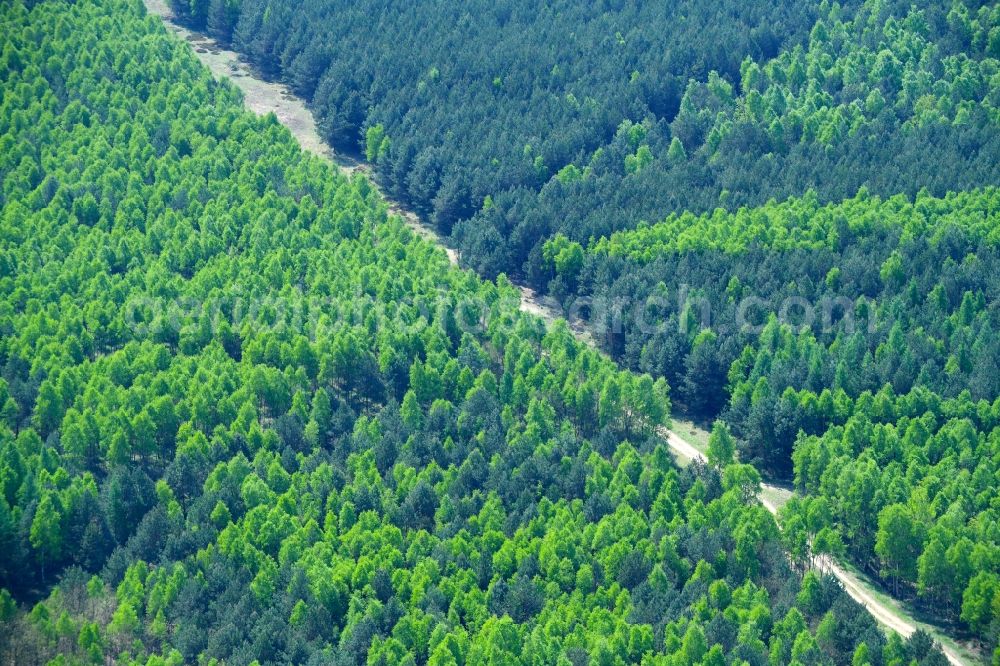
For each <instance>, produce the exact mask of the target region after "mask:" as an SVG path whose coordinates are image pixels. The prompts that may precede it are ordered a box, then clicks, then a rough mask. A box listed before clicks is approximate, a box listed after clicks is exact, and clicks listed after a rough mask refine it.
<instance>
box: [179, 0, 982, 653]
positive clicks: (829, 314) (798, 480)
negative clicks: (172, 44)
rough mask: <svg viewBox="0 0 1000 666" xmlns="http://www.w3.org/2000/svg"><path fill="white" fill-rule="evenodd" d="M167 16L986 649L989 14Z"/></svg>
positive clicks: (378, 7) (548, 8) (598, 11)
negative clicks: (792, 492)
mask: <svg viewBox="0 0 1000 666" xmlns="http://www.w3.org/2000/svg"><path fill="white" fill-rule="evenodd" d="M173 6H174V9H175V12H176V13H177V14H178V16H179V17H180V18H181V19H182V20H185V21H187V22H189V23H191V24H193V25H195V26H196V27H203V28H204V29H206V30H207V31H208V32H210V33H211V34H214V35H215V36H217V37H218V38H219V39H221V40H222V41H224V42H230V43H232V44H233V45H234V47H235V48H237V49H238V50H240V51H242V52H243V53H244V54H246V56H247V57H248V58H249V59H250V60H251V61H252V62H253V63H255V64H256V65H257V66H258V67H260V68H261V69H262V70H263V71H265V72H266V73H267V74H268V75H269V76H273V77H277V78H281V79H283V80H285V81H287V82H288V83H289V84H290V85H291V86H292V87H293V88H294V89H295V90H296V92H297V93H299V94H300V95H302V96H304V97H305V98H306V99H307V100H309V101H310V102H311V104H312V107H313V109H314V110H315V112H316V113H317V116H318V119H319V121H320V125H321V129H322V131H323V132H324V133H325V135H326V136H327V137H328V138H329V139H330V140H331V142H332V143H333V144H334V145H336V146H338V147H339V148H341V149H346V150H358V151H361V152H363V153H364V155H365V157H366V159H368V160H369V161H371V162H372V163H374V165H375V167H376V171H377V174H378V176H379V178H380V179H381V181H382V183H383V184H384V186H385V187H386V189H387V191H389V192H390V193H391V194H392V195H393V196H394V197H396V198H398V199H400V200H401V201H404V202H406V203H408V204H409V205H411V206H412V207H413V208H415V209H416V210H417V211H419V212H421V213H422V214H423V215H424V216H426V217H427V219H429V220H430V221H431V222H432V223H433V224H434V225H436V226H437V227H438V229H439V231H441V232H443V233H446V234H447V233H450V234H451V236H452V242H453V243H454V244H455V245H456V246H457V247H458V248H459V249H460V251H461V257H462V262H463V263H464V264H465V265H467V266H469V267H472V268H474V269H476V270H477V271H478V272H479V273H480V274H481V275H482V276H485V277H494V276H496V275H498V274H500V273H502V272H503V273H507V274H509V275H512V276H514V278H515V279H517V280H521V281H524V282H526V283H528V284H529V285H530V286H532V287H534V288H536V289H539V290H541V291H543V292H547V293H548V294H550V295H552V296H554V297H555V298H556V299H557V300H558V301H559V302H560V303H561V304H562V305H563V306H564V307H565V308H566V311H567V313H568V314H571V315H573V316H578V317H582V318H584V319H587V320H589V324H590V325H591V327H592V329H593V330H594V332H595V333H596V337H597V339H598V340H599V342H600V344H601V345H602V347H603V348H604V349H605V350H606V351H608V352H609V353H610V354H611V355H612V356H613V357H614V358H615V359H616V360H619V361H621V362H622V363H623V364H625V365H626V366H628V367H630V368H632V369H633V370H635V371H638V372H646V373H650V374H652V375H653V376H654V377H662V378H665V379H666V380H667V382H668V384H669V385H670V386H671V387H672V389H673V399H674V400H675V402H677V403H678V404H679V405H681V406H682V407H683V409H684V410H685V411H686V412H688V413H689V414H690V415H692V416H694V417H695V418H701V419H713V418H717V417H721V418H722V419H724V420H725V422H726V423H727V424H728V429H729V430H731V431H732V433H733V435H735V437H736V438H737V440H738V441H739V449H740V451H739V453H740V457H741V459H743V460H744V461H746V462H750V463H753V464H755V465H757V466H758V467H759V468H760V469H761V470H762V471H763V472H764V473H765V474H766V475H768V476H771V477H776V478H779V479H784V480H788V481H793V482H794V483H795V484H796V487H797V489H798V490H799V491H800V492H802V493H804V494H805V495H807V496H808V498H807V499H805V500H802V501H801V502H797V503H795V504H794V505H793V508H792V509H790V510H789V516H787V517H786V521H789V522H791V523H793V524H795V523H796V521H800V523H801V525H808V528H806V527H803V530H802V531H800V532H801V533H799V534H798V535H797V536H794V537H792V536H790V537H789V538H791V539H796V538H804V539H806V541H805V543H809V541H810V539H809V538H808V537H807V536H802V535H809V534H813V536H815V534H816V533H817V532H818V531H819V530H822V529H826V530H827V533H826V534H825V538H824V539H822V541H830V540H833V541H839V542H840V543H842V545H843V548H844V553H845V554H846V555H848V556H849V557H851V559H853V560H854V561H855V563H857V564H858V565H859V566H860V567H861V568H863V569H866V570H868V571H869V572H871V573H872V574H874V575H875V576H877V577H879V578H881V579H882V580H883V581H884V582H885V584H886V586H887V588H888V589H889V590H891V591H892V592H893V593H895V594H897V595H900V596H904V597H909V598H912V599H913V600H915V601H916V603H917V604H918V605H920V606H923V607H924V608H925V609H927V610H928V611H930V612H932V613H933V614H934V615H936V616H937V617H939V618H941V619H943V620H944V621H947V622H950V623H954V625H955V626H956V627H958V628H959V629H960V630H961V631H962V632H966V633H968V634H970V635H973V636H976V637H978V638H979V639H981V640H982V641H984V646H985V649H986V651H987V653H989V652H990V651H992V650H993V649H996V648H997V644H996V643H997V637H998V636H1000V533H998V532H997V527H996V526H997V524H998V522H1000V515H998V512H1000V506H998V505H997V499H996V497H997V491H996V489H997V486H998V483H1000V481H998V473H1000V468H998V466H997V460H998V459H1000V436H998V435H997V434H995V429H996V427H997V425H998V424H997V421H996V416H995V414H996V413H997V409H998V405H1000V402H998V398H1000V372H998V368H1000V336H998V332H1000V320H998V310H997V308H996V303H997V302H998V296H1000V283H998V278H997V276H998V275H1000V256H998V253H1000V246H998V242H1000V235H998V234H1000V232H998V231H997V230H998V229H1000V220H998V215H1000V206H998V203H1000V202H998V197H1000V194H998V191H997V189H996V187H997V186H998V185H1000V167H998V165H1000V6H997V5H996V3H989V2H980V1H978V0H951V1H950V2H937V1H935V2H930V1H926V2H924V1H918V2H910V1H905V2H903V1H893V0H864V1H863V2H847V3H844V4H837V3H830V2H825V1H824V2H822V3H818V4H817V3H772V4H769V5H763V4H760V3H722V5H720V4H719V3H686V2H675V3H668V4H666V5H656V6H653V5H651V4H649V3H644V4H641V6H635V5H631V4H627V3H613V2H604V3H596V4H595V3H591V4H589V5H579V3H576V4H572V5H564V4H561V3H556V4H555V5H538V6H531V7H529V6H528V5H526V4H524V3H510V4H504V3H501V4H497V3H491V4H490V5H489V7H487V8H483V9H481V10H480V11H473V10H472V9H470V8H469V7H468V6H467V5H462V6H454V5H446V4H445V3H439V4H432V5H421V6H420V7H419V8H418V7H411V6H403V5H402V4H399V6H395V5H386V4H385V3H367V2H362V3H361V4H357V3H355V4H353V5H351V6H350V7H346V6H339V4H338V3H327V2H323V3H309V2H307V3H294V4H293V3H290V2H288V0H243V1H242V2H237V3H235V4H229V3H223V2H210V3H207V4H205V3H187V2H184V0H177V1H176V2H175V3H174V5H173ZM720 7H723V8H725V9H720ZM723 44H724V45H725V48H724V49H723V48H720V47H721V45H723ZM442 54H447V55H446V56H444V57H445V59H442ZM810 507H813V508H810ZM816 507H818V508H816ZM823 513H827V514H829V517H828V518H825V519H824V520H822V521H819V522H817V520H816V519H815V516H817V515H821V514H823ZM808 515H812V516H814V518H812V519H809V518H808ZM791 531H794V530H791ZM831 535H836V536H835V537H834V536H831ZM800 545H801V544H800ZM800 550H801V548H800ZM944 572H948V573H947V575H946V574H945V573H944ZM935 576H936V578H935Z"/></svg>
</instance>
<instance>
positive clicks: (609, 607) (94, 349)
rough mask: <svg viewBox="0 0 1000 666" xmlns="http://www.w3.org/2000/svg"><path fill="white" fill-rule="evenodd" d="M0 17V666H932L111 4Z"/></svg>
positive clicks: (503, 299)
mask: <svg viewBox="0 0 1000 666" xmlns="http://www.w3.org/2000/svg"><path fill="white" fill-rule="evenodd" d="M209 6H210V7H216V5H215V3H211V4H210V5H209ZM0 13H2V23H3V25H4V38H3V41H4V44H3V49H2V54H0V77H2V80H3V86H2V100H0V146H2V150H0V180H2V183H3V188H2V201H0V203H2V217H0V293H2V295H3V297H2V300H0V330H2V331H3V335H2V337H0V367H2V381H0V408H2V413H0V588H2V589H0V655H2V656H0V659H2V660H3V661H4V663H10V662H13V663H17V664H35V663H38V664H43V663H51V664H85V663H94V664H100V663H108V662H109V661H110V662H113V663H122V664H145V665H147V666H152V665H164V664H181V663H200V664H206V665H207V664H222V663H225V664H286V663H288V664H290V663H310V664H331V663H333V664H363V663H367V664H397V663H412V664H415V663H432V664H465V663H468V664H479V663H505V664H516V663H534V664H543V663H544V664H550V663H558V664H589V663H594V664H616V663H628V662H640V661H642V662H644V663H649V664H705V665H712V666H722V665H724V664H752V665H756V664H782V663H796V664H803V665H811V664H842V663H848V662H851V663H854V664H856V665H857V666H863V665H864V664H871V665H872V666H881V665H883V664H884V665H886V666H890V665H892V666H895V665H902V664H912V663H917V664H928V665H929V664H942V663H944V661H943V659H944V658H943V656H942V655H941V653H940V652H939V651H938V650H937V649H936V648H934V647H933V645H932V643H931V641H930V639H929V638H928V636H927V635H926V634H923V633H921V632H918V633H917V634H915V635H914V636H913V637H912V638H911V639H909V640H908V641H905V642H904V641H902V640H901V639H899V638H898V637H897V636H895V635H892V636H889V637H886V636H885V635H884V634H883V633H882V632H881V631H880V629H879V628H878V627H877V626H876V624H875V622H874V620H873V619H872V618H871V617H870V616H869V615H868V614H867V613H865V612H864V611H863V610H862V609H861V608H860V607H859V606H857V605H856V604H855V603H854V602H852V601H851V600H850V599H849V598H848V597H847V596H846V594H845V593H844V592H843V591H842V589H841V588H840V587H839V585H837V583H836V582H835V581H834V580H833V579H832V578H828V577H823V576H820V575H817V574H816V573H814V572H813V571H811V570H808V567H807V564H808V559H809V557H811V556H814V555H815V554H818V553H822V552H826V551H827V550H835V549H836V548H837V541H836V539H835V538H832V537H831V538H829V539H825V540H820V541H819V542H816V543H814V544H813V545H812V546H811V552H810V553H809V554H808V555H806V556H804V557H803V556H801V553H797V554H796V556H795V557H792V558H791V559H789V558H788V557H787V556H786V552H785V548H786V547H787V545H788V543H789V541H788V539H789V538H791V537H793V536H796V535H798V534H799V532H798V531H794V530H791V531H787V532H786V533H785V535H786V536H784V537H783V536H782V534H781V533H779V530H778V528H777V526H776V524H775V522H774V520H773V519H772V518H771V517H770V515H769V514H768V513H767V512H766V511H765V510H764V509H763V508H762V507H761V506H760V505H759V504H758V503H757V502H756V501H755V497H756V494H757V491H758V487H759V483H760V476H759V474H758V473H757V471H756V470H755V469H754V468H753V467H751V466H749V465H741V464H729V465H725V464H723V463H725V462H727V461H726V460H725V458H724V457H721V458H720V457H714V460H715V461H716V462H717V463H719V464H718V465H716V466H704V465H695V466H693V467H689V468H686V469H683V470H681V469H679V468H677V467H676V466H675V465H674V463H673V461H672V459H671V457H670V455H669V453H668V450H667V448H666V445H665V443H664V442H663V441H662V440H661V439H660V437H659V436H658V432H657V427H658V426H659V425H661V424H664V423H667V422H668V419H669V409H670V400H669V396H668V393H669V390H668V386H667V383H666V382H665V380H663V379H662V378H661V379H658V380H654V379H653V378H652V377H651V376H650V375H648V374H643V375H639V374H633V373H631V372H627V371H623V370H620V369H619V368H618V367H617V366H616V365H615V364H614V363H612V362H611V361H610V360H609V359H608V358H607V357H605V356H603V355H600V354H598V353H597V352H595V351H593V350H591V349H589V348H588V347H586V346H584V345H582V344H581V343H579V342H577V341H576V340H575V339H574V338H573V337H572V335H571V334H570V332H569V330H568V328H567V327H566V326H565V325H557V326H555V327H553V328H551V329H548V330H546V328H545V327H544V326H543V325H542V322H541V321H540V320H538V319H535V318H533V317H530V316H527V315H522V314H520V313H519V311H518V295H517V291H516V289H515V288H514V287H513V286H512V285H511V284H510V282H508V281H507V280H505V279H500V280H498V281H497V282H483V281H481V280H480V279H479V278H477V277H476V276H474V275H473V274H471V273H469V272H464V271H460V270H458V269H455V268H452V267H450V266H449V263H448V261H447V258H446V256H445V254H444V253H443V252H442V251H441V250H440V249H438V248H435V247H433V246H432V245H430V244H429V243H428V242H426V241H423V240H421V239H419V238H417V237H415V236H414V235H413V234H412V233H411V232H409V231H408V230H407V229H406V228H405V227H404V226H403V224H402V223H401V221H400V220H399V219H398V218H394V217H392V216H389V215H388V214H387V208H386V204H385V202H384V201H382V200H381V199H380V197H379V196H378V195H377V193H376V192H375V191H374V190H373V189H372V187H371V186H370V184H369V183H368V181H366V180H365V179H363V178H360V177H359V178H356V179H353V180H348V179H346V178H345V177H343V176H341V175H339V174H338V173H337V172H336V171H335V170H334V169H333V168H332V167H331V166H330V165H328V164H326V163H325V162H323V161H322V160H320V159H319V158H316V157H314V156H310V155H308V154H303V153H302V152H301V151H300V149H299V148H298V146H297V145H296V144H295V142H294V141H293V139H292V137H291V136H290V134H289V133H288V132H287V131H286V130H285V129H284V128H282V127H281V126H280V125H279V123H278V122H277V120H276V119H275V118H274V117H273V116H269V117H265V118H259V117H255V116H253V115H250V114H249V113H247V112H246V111H245V110H243V108H242V103H241V100H240V96H239V93H238V92H237V91H236V90H235V89H234V88H233V87H232V86H231V85H229V84H227V83H216V82H214V81H213V80H212V79H211V77H210V76H209V74H208V72H207V71H206V70H204V69H203V68H202V67H201V66H200V65H199V64H198V62H197V60H196V59H195V58H194V56H193V54H192V53H191V51H190V49H189V48H188V47H187V46H186V45H185V44H183V43H181V42H180V41H178V40H177V39H176V38H171V37H168V35H167V34H166V32H165V30H164V28H163V26H162V25H161V23H160V22H159V21H158V20H156V19H153V18H150V17H147V16H146V15H145V12H144V10H143V8H142V6H141V4H139V3H138V2H137V1H135V0H79V1H78V2H75V3H64V2H59V1H56V0H47V1H44V2H40V3H37V4H34V5H33V6H31V7H27V6H25V5H24V4H21V3H6V4H4V5H3V6H2V7H0ZM897 416H898V415H897ZM984 418H988V415H987V416H985V417H984ZM979 425H982V426H983V427H985V422H983V423H981V424H979ZM899 427H902V426H899ZM803 482H804V483H811V481H805V480H804V481H803ZM827 532H829V530H827ZM970 534H971V532H970ZM963 610H964V609H963ZM976 617H977V621H978V619H979V618H980V616H976Z"/></svg>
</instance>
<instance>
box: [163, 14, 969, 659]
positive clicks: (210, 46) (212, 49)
mask: <svg viewBox="0 0 1000 666" xmlns="http://www.w3.org/2000/svg"><path fill="white" fill-rule="evenodd" d="M144 2H145V5H146V9H147V11H148V12H149V13H150V14H152V15H154V16H159V17H160V18H161V19H163V22H164V24H165V25H166V26H167V29H168V30H170V31H171V32H173V33H175V34H176V35H178V36H179V37H180V38H181V39H183V40H185V41H186V42H188V43H189V44H190V45H191V48H192V49H193V50H194V52H195V55H197V57H198V59H199V60H201V62H202V63H203V64H204V65H205V66H207V67H208V69H209V70H211V72H212V74H214V75H215V77H216V78H221V77H224V76H225V77H229V79H230V80H231V81H232V82H233V83H234V84H235V85H236V86H237V87H238V88H240V90H242V91H243V96H244V101H245V103H246V106H247V108H249V109H250V110H251V111H253V112H255V113H258V114H261V115H264V114H267V113H274V114H275V116H276V117H277V118H278V120H279V121H280V122H281V123H282V124H283V125H285V126H286V127H287V128H288V129H289V130H290V131H291V133H292V134H293V135H294V136H295V138H296V139H298V141H299V143H300V145H301V146H302V147H303V148H304V149H306V150H308V151H310V152H312V153H315V154H317V155H320V156H321V157H325V158H327V159H329V160H330V161H331V162H333V163H334V164H336V165H337V166H338V167H339V168H340V169H341V170H342V171H344V172H347V173H354V172H356V171H362V172H364V173H366V174H367V175H368V176H369V177H370V180H371V181H372V184H373V185H374V186H375V187H376V188H377V187H378V186H377V183H376V182H375V179H374V178H373V177H371V176H372V174H371V169H370V167H368V165H366V164H364V163H359V162H358V161H356V160H353V159H350V158H344V157H342V156H339V155H337V154H336V153H335V152H334V151H333V149H332V148H331V147H330V146H329V145H327V143H326V142H325V141H324V140H323V138H322V137H321V136H320V134H319V131H318V130H317V127H316V121H315V119H314V118H313V115H312V112H311V111H310V110H309V109H308V107H307V106H306V105H305V102H303V101H302V100H301V99H299V98H298V97H296V96H295V95H294V94H293V93H292V92H291V90H289V88H288V87H287V86H286V85H284V84H281V83H275V82H272V81H266V80H264V79H263V78H260V77H259V76H258V75H257V73H256V72H254V70H253V68H252V67H250V66H249V65H248V64H247V63H246V61H245V60H244V59H243V58H242V56H240V55H239V54H238V53H235V52H234V51H230V50H228V49H226V48H224V47H222V46H220V45H219V44H217V43H216V42H215V41H214V40H212V39H211V38H209V37H206V36H205V35H201V34H198V33H194V32H192V31H190V30H188V29H187V28H185V27H183V26H180V25H177V24H175V23H174V22H173V12H172V11H171V10H170V7H169V5H168V4H167V2H166V0H144ZM382 196H383V197H384V198H385V200H386V202H387V204H388V206H389V211H390V212H391V213H394V214H397V215H399V216H400V217H402V218H403V220H404V221H405V222H406V224H407V226H409V227H410V228H411V229H412V230H413V231H414V232H415V233H417V234H419V235H420V236H423V237H424V238H427V239H428V240H430V241H432V242H434V243H436V244H437V245H438V246H439V247H441V248H442V249H443V250H444V252H445V253H447V255H448V259H449V260H450V261H451V263H452V264H455V265H458V260H459V256H458V253H457V252H456V251H455V250H454V249H451V248H449V247H447V246H446V245H445V244H444V241H443V240H442V239H441V237H440V236H439V235H438V234H437V233H436V232H435V231H434V230H433V229H431V228H430V227H429V226H426V225H424V224H423V222H422V221H421V220H420V217H419V216H418V215H417V214H416V213H414V212H413V211H411V210H407V209H406V208H404V207H403V206H402V205H400V204H399V203H398V202H396V201H393V200H392V199H391V198H389V197H387V196H386V195H385V193H384V192H382ZM518 287H519V289H520V291H521V310H523V311H524V312H527V313H530V314H533V315H536V316H538V317H541V318H542V319H544V320H545V321H546V322H547V323H548V322H552V321H555V320H556V319H559V318H561V317H562V314H561V313H560V312H559V310H558V307H557V306H556V304H554V303H551V302H549V299H547V298H542V297H539V296H538V294H536V293H535V292H534V291H533V290H532V289H530V288H528V287H526V286H523V285H519V286H518ZM570 329H571V330H572V331H573V333H574V335H576V336H577V337H578V338H579V339H580V340H581V341H583V342H584V343H586V344H590V345H594V340H593V338H592V336H591V335H590V334H589V332H587V331H586V330H585V329H583V328H582V327H581V326H580V325H579V324H578V323H577V322H573V323H572V325H571V326H570ZM661 435H663V437H664V438H665V439H666V441H667V443H668V444H669V445H670V448H671V449H672V450H673V451H674V453H675V454H676V455H677V456H678V457H679V458H681V459H682V461H683V462H690V461H696V460H697V461H704V460H705V456H704V455H703V454H702V452H701V451H699V450H698V449H697V448H695V447H694V446H692V445H691V444H690V443H689V442H688V441H687V440H685V439H683V438H682V437H681V436H680V435H678V434H677V433H675V432H673V431H672V430H668V429H665V428H664V429H663V431H662V432H661ZM787 494H788V491H787V490H785V489H783V488H779V487H777V486H770V485H768V484H763V486H762V493H761V497H760V501H761V504H762V505H763V506H764V508H766V509H767V510H768V511H769V512H771V513H772V514H777V511H778V508H779V507H778V504H777V503H776V501H775V499H774V498H777V497H785V496H787ZM821 568H823V570H824V571H829V572H830V573H831V574H833V575H834V576H836V577H837V578H838V579H839V580H840V582H841V583H842V584H843V585H844V589H845V590H847V592H848V594H850V595H851V597H852V598H853V599H854V600H855V601H857V602H858V603H860V604H861V605H863V606H864V607H865V608H867V609H868V611H869V612H870V613H871V614H872V616H873V617H875V619H876V620H878V621H879V622H880V623H882V624H883V625H885V626H887V627H889V628H890V629H892V630H894V631H896V632H898V633H900V634H902V635H903V636H909V635H910V634H912V633H913V632H914V631H915V624H914V622H913V621H912V619H911V618H909V617H907V616H905V615H904V614H903V613H902V612H901V611H899V610H897V609H892V608H889V607H888V606H886V605H885V604H883V603H882V602H881V601H880V600H879V599H878V598H877V597H876V596H875V595H874V594H872V593H871V592H869V590H870V587H869V586H868V585H866V584H865V583H863V582H862V581H861V580H859V579H858V577H857V576H855V575H854V574H852V573H851V572H849V571H847V570H845V569H844V568H842V567H841V566H839V565H838V564H837V563H836V562H833V561H830V560H826V561H824V562H823V563H822V564H821ZM943 648H944V652H945V656H946V657H947V658H948V661H949V662H951V663H952V664H954V665H955V666H965V664H967V663H968V664H971V663H972V662H970V661H967V660H965V659H963V658H960V657H959V655H958V654H957V653H956V652H955V651H954V650H953V649H952V648H950V647H949V646H947V645H945V646H943Z"/></svg>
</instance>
